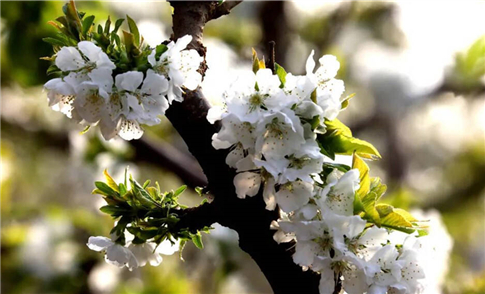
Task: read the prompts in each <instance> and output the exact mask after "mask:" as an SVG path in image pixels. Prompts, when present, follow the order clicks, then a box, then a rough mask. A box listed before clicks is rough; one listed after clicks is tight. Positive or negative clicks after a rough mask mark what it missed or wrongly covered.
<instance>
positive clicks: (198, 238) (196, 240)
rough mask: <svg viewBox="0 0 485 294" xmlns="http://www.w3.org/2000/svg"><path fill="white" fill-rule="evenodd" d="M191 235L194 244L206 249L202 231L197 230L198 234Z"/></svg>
mask: <svg viewBox="0 0 485 294" xmlns="http://www.w3.org/2000/svg"><path fill="white" fill-rule="evenodd" d="M191 237H192V242H194V245H195V246H196V247H197V248H199V249H204V244H202V236H201V234H200V232H197V234H193V235H192V236H191Z"/></svg>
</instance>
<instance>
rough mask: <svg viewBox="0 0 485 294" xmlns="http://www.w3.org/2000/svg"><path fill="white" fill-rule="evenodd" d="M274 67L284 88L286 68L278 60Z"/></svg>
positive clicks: (281, 86)
mask: <svg viewBox="0 0 485 294" xmlns="http://www.w3.org/2000/svg"><path fill="white" fill-rule="evenodd" d="M274 68H275V71H276V75H277V76H278V78H279V79H280V82H281V85H280V88H283V87H284V86H285V83H286V70H285V69H284V68H283V67H282V66H281V65H279V64H278V63H276V62H275V64H274Z"/></svg>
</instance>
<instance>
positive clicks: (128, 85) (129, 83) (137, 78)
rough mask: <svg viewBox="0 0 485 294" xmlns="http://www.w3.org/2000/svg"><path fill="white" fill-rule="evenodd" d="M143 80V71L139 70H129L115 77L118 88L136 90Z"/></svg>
mask: <svg viewBox="0 0 485 294" xmlns="http://www.w3.org/2000/svg"><path fill="white" fill-rule="evenodd" d="M142 81H143V73H142V72H139V71H129V72H126V73H123V74H119V75H117V76H116V77H115V84H116V88H118V90H125V91H130V92H134V91H135V90H136V89H137V88H138V87H139V86H140V85H141V82H142Z"/></svg>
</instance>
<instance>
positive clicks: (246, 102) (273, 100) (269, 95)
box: [224, 69, 296, 123]
mask: <svg viewBox="0 0 485 294" xmlns="http://www.w3.org/2000/svg"><path fill="white" fill-rule="evenodd" d="M280 84H281V82H280V80H279V78H278V76H276V75H273V73H272V72H271V70H269V69H260V70H258V71H257V72H256V74H254V73H253V72H250V71H248V72H245V73H244V74H242V75H241V76H239V78H238V79H237V80H236V82H235V83H234V84H233V85H231V88H230V89H228V90H227V91H226V92H225V93H224V95H225V97H227V99H226V104H227V112H229V113H232V114H234V115H236V116H237V117H238V118H239V119H240V120H241V121H244V122H250V123H256V122H257V121H259V120H260V118H261V117H262V116H263V115H264V114H265V113H267V110H271V111H279V110H280V109H283V108H284V107H287V106H289V105H290V104H293V103H295V102H296V97H291V96H289V95H286V94H285V93H284V92H283V90H282V89H281V88H280V87H279V86H280ZM256 85H257V89H256V88H255V86H256Z"/></svg>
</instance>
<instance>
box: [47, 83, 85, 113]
mask: <svg viewBox="0 0 485 294" xmlns="http://www.w3.org/2000/svg"><path fill="white" fill-rule="evenodd" d="M44 88H45V89H46V90H47V98H48V101H49V106H50V107H51V108H52V109H53V110H55V111H59V112H62V113H63V114H65V115H66V116H67V117H69V118H73V114H72V111H73V102H74V98H76V91H74V87H73V85H72V84H71V83H69V82H67V81H66V80H65V79H62V78H55V79H52V80H50V81H48V82H47V83H45V85H44ZM79 121H80V120H79Z"/></svg>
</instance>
